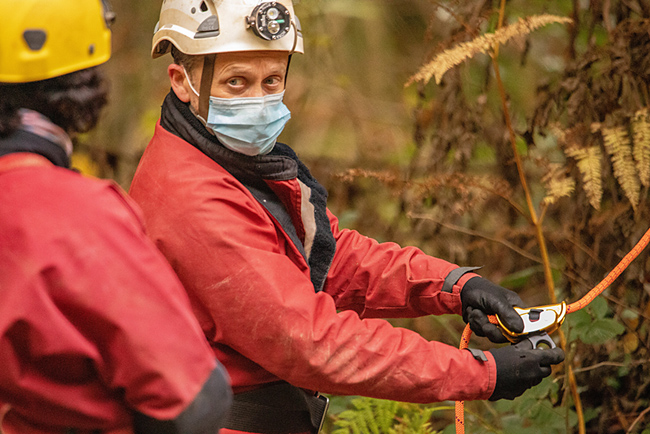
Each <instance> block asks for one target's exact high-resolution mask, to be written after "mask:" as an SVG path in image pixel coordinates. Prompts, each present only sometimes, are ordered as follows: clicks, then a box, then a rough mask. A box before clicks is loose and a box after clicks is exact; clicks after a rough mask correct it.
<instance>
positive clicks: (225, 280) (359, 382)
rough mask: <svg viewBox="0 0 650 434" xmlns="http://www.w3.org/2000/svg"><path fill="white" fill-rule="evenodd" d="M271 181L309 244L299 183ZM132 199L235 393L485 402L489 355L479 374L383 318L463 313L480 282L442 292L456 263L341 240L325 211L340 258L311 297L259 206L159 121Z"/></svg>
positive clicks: (279, 232) (351, 234)
mask: <svg viewBox="0 0 650 434" xmlns="http://www.w3.org/2000/svg"><path fill="white" fill-rule="evenodd" d="M266 182H267V184H268V185H269V186H270V187H271V189H272V190H273V191H274V192H275V193H276V194H277V196H278V197H279V198H280V199H281V200H282V202H283V204H284V205H285V207H286V208H287V209H288V210H289V213H290V214H291V217H292V220H293V221H294V223H297V225H296V226H297V228H296V229H297V232H298V233H299V235H301V236H302V237H303V242H305V240H304V236H305V233H308V232H309V231H308V228H306V227H301V224H300V222H303V226H308V220H309V219H306V218H305V216H304V215H301V214H305V213H308V211H309V210H308V207H309V204H308V202H307V201H305V200H304V199H305V198H304V197H302V196H303V195H304V194H305V189H304V185H302V183H300V182H299V181H298V180H297V179H295V178H294V179H289V180H278V181H273V180H266ZM130 193H131V195H132V197H133V198H134V199H135V201H136V202H138V204H139V205H140V207H141V208H142V210H143V212H144V216H145V222H146V225H147V230H148V233H149V234H150V236H152V237H153V239H154V241H155V243H156V244H157V246H158V247H159V248H160V250H161V251H162V252H163V254H164V255H165V256H166V257H167V259H168V260H169V261H170V263H171V264H172V267H173V268H174V269H175V271H176V272H177V274H178V276H179V277H180V279H181V281H182V282H183V285H184V286H185V288H186V290H187V291H188V293H189V295H190V300H191V302H192V305H193V307H194V312H195V314H196V316H197V317H198V319H199V322H200V324H201V326H202V328H203V331H204V333H205V335H206V336H207V338H208V340H209V341H210V343H211V344H212V346H213V349H214V352H215V354H216V355H217V356H218V358H219V360H220V361H221V362H222V363H223V364H224V365H225V366H226V368H227V370H228V372H229V374H230V377H231V380H232V385H233V389H234V391H235V393H237V392H241V391H244V390H248V389H252V388H256V387H259V386H260V385H262V384H265V383H270V382H273V381H277V380H278V379H282V380H285V381H287V382H289V383H291V384H293V385H295V386H298V387H302V388H306V389H312V390H319V391H320V392H324V393H331V394H339V395H364V396H370V397H376V398H384V399H391V400H399V401H410V402H420V403H426V402H433V401H441V400H448V399H452V400H456V399H465V400H472V399H487V398H488V397H489V396H490V395H491V393H492V391H493V389H494V386H495V382H496V367H495V363H494V359H493V358H492V356H491V354H489V353H487V352H486V356H487V357H488V362H486V363H483V362H480V361H477V360H475V359H474V358H473V357H472V355H471V354H470V353H469V352H468V351H461V350H458V349H456V348H453V347H451V346H448V345H445V344H442V343H439V342H428V341H427V340H425V339H424V338H422V337H421V336H420V335H418V334H417V333H415V332H412V331H410V330H406V329H402V328H397V327H393V326H392V325H391V324H389V323H388V322H387V321H385V320H382V319H378V318H387V317H415V316H420V315H427V314H445V313H456V314H458V313H460V310H461V302H460V297H459V291H460V290H461V287H462V285H463V284H464V283H465V282H466V281H467V280H468V279H469V278H471V277H474V276H476V275H475V274H472V273H468V274H466V275H464V276H463V277H462V278H461V279H460V280H459V282H458V283H457V284H456V285H455V286H454V287H453V291H452V292H451V293H446V292H442V291H441V288H442V284H443V281H444V280H445V278H446V276H447V275H448V274H449V272H450V271H451V270H453V269H456V268H458V267H457V266H456V265H454V264H451V263H448V262H446V261H443V260H440V259H436V258H433V257H431V256H427V255H425V254H424V253H422V252H421V251H420V250H418V249H416V248H412V247H407V248H400V247H399V246H398V245H396V244H394V243H382V244H380V243H378V242H376V241H375V240H372V239H370V238H367V237H365V236H363V235H360V234H359V233H357V232H355V231H352V230H345V229H343V230H341V229H339V228H338V221H337V219H336V217H335V216H334V215H332V214H331V213H329V214H328V216H329V220H330V225H331V230H332V233H333V235H334V239H335V240H336V254H335V256H334V259H333V261H332V264H331V267H330V269H329V272H328V274H327V280H326V282H325V285H324V290H323V291H321V292H315V291H314V285H313V284H312V282H311V281H310V270H309V267H308V264H307V262H306V260H305V258H304V257H303V255H301V253H300V252H299V251H298V249H297V248H296V246H295V245H294V243H292V242H291V240H290V238H289V237H288V235H287V234H286V232H285V231H284V230H283V229H282V227H281V226H280V224H279V223H278V222H277V221H276V219H275V218H274V217H272V215H271V214H269V212H267V210H266V209H265V207H264V206H262V205H261V204H260V203H259V202H258V201H257V200H255V198H254V197H253V196H252V195H251V193H250V191H249V190H248V189H247V188H245V187H244V186H243V185H242V184H241V183H240V182H239V181H237V179H235V178H234V177H233V176H232V175H231V174H230V173H229V172H227V171H226V170H224V168H223V167H221V166H220V165H219V164H217V163H216V162H215V161H213V160H212V159H211V158H209V157H208V156H206V155H205V154H204V153H202V152H201V151H199V150H198V149H197V148H195V147H194V146H192V145H191V144H189V143H188V142H186V141H184V140H182V139H180V138H179V137H177V136H176V135H174V134H171V133H170V132H169V131H167V130H165V129H164V128H162V127H161V126H160V124H159V125H157V127H156V131H155V134H154V137H153V139H152V140H151V143H150V144H149V146H148V148H147V150H146V151H145V153H144V156H143V157H142V160H141V161H140V165H139V167H138V170H137V172H136V175H135V177H134V179H133V183H132V185H131V190H130ZM304 222H307V223H304Z"/></svg>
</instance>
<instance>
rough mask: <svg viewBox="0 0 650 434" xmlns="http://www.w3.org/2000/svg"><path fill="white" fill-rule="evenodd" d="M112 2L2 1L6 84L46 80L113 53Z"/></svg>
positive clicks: (1, 62)
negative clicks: (110, 27) (110, 3)
mask: <svg viewBox="0 0 650 434" xmlns="http://www.w3.org/2000/svg"><path fill="white" fill-rule="evenodd" d="M114 17H115V15H114V14H113V12H112V10H111V8H110V5H109V3H108V0H57V1H52V0H49V1H42V0H41V1H39V0H18V1H16V0H0V34H1V35H2V36H0V82H4V83H27V82H31V81H38V80H46V79H48V78H53V77H58V76H60V75H65V74H69V73H71V72H75V71H79V70H82V69H86V68H90V67H92V66H97V65H99V64H101V63H104V62H106V61H107V60H108V59H109V57H111V31H110V30H109V26H110V24H111V23H112V21H113V19H114Z"/></svg>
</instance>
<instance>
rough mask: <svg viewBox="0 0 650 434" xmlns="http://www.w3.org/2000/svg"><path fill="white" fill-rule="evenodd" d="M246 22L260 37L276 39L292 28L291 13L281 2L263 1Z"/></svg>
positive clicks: (269, 39) (270, 39)
mask: <svg viewBox="0 0 650 434" xmlns="http://www.w3.org/2000/svg"><path fill="white" fill-rule="evenodd" d="M246 24H248V27H249V28H250V29H252V30H253V32H254V33H255V34H256V35H257V36H259V37H260V38H262V39H265V40H267V41H274V40H276V39H280V38H282V37H283V36H285V35H286V34H287V33H289V30H291V13H289V10H288V9H287V8H285V7H284V6H283V5H282V4H280V3H277V2H266V3H261V4H259V5H257V6H256V7H255V9H253V13H252V14H251V15H250V16H249V17H247V18H246Z"/></svg>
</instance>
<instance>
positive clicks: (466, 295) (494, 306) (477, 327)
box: [460, 276, 524, 344]
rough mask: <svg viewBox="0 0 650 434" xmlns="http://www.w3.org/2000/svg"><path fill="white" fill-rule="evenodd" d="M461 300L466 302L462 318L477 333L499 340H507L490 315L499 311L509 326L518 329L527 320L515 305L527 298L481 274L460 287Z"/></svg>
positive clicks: (518, 331)
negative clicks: (514, 307) (492, 322)
mask: <svg viewBox="0 0 650 434" xmlns="http://www.w3.org/2000/svg"><path fill="white" fill-rule="evenodd" d="M460 300H461V302H462V304H463V319H464V320H465V322H466V323H469V327H470V328H471V329H472V332H474V334H476V335H477V336H481V337H487V338H488V339H489V340H491V341H492V342H495V343H499V344H500V343H505V342H508V340H507V339H506V338H505V336H503V334H502V333H501V331H500V330H499V329H498V328H497V326H496V325H494V324H491V323H490V321H489V320H488V318H487V316H488V315H494V314H497V315H499V318H501V321H502V322H503V323H504V324H505V325H506V327H508V329H509V330H511V331H513V332H515V333H521V332H522V331H523V330H524V322H523V321H522V319H521V317H520V316H519V315H518V314H517V312H515V310H514V309H513V308H512V306H519V307H524V302H523V301H521V298H519V296H518V295H517V293H515V292H513V291H510V290H509V289H505V288H503V287H501V286H499V285H495V284H494V283H492V282H490V281H489V280H487V279H484V278H482V277H478V276H477V277H472V278H471V279H469V280H468V281H467V283H465V285H464V286H463V289H462V290H461V291H460Z"/></svg>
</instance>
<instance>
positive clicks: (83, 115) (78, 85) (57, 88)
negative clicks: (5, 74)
mask: <svg viewBox="0 0 650 434" xmlns="http://www.w3.org/2000/svg"><path fill="white" fill-rule="evenodd" d="M107 96H108V84H107V82H106V80H105V78H104V75H103V74H102V73H101V71H100V70H99V69H98V68H97V67H93V68H88V69H82V70H81V71H77V72H73V73H70V74H66V75H62V76H59V77H55V78H50V79H48V80H41V81H34V82H30V83H16V84H14V83H0V137H7V136H9V135H11V134H13V133H14V132H15V131H16V129H18V128H19V127H20V116H19V115H18V110H19V109H21V108H26V109H31V110H35V111H37V112H39V113H41V114H42V115H44V116H46V117H48V118H49V119H50V120H51V121H52V122H53V123H55V124H56V125H58V126H60V127H61V128H63V129H64V130H65V131H66V132H68V133H83V132H86V131H89V130H91V129H92V128H93V127H94V126H95V125H96V124H97V121H98V120H99V115H100V113H101V110H102V108H103V107H104V106H105V105H106V103H107V102H108V98H107Z"/></svg>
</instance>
